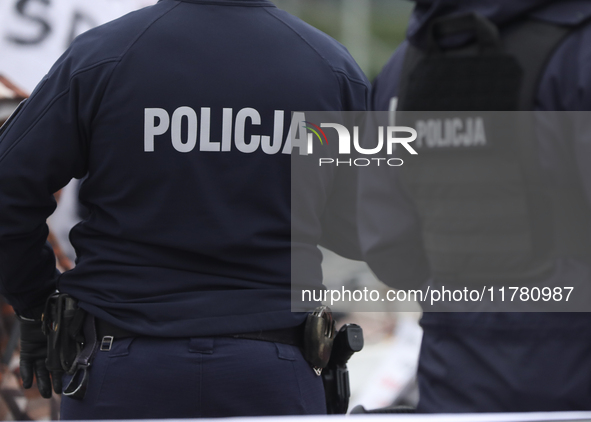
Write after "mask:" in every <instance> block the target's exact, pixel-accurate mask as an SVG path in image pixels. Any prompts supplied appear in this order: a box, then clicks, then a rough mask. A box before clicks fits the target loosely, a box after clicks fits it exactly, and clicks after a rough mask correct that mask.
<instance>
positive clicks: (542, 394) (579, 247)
mask: <svg viewBox="0 0 591 422" xmlns="http://www.w3.org/2000/svg"><path fill="white" fill-rule="evenodd" d="M590 17H591V5H589V4H588V3H587V2H576V1H560V2H559V1H539V0H529V1H494V2H493V1H481V2H477V3H474V2H468V1H455V2H450V1H445V0H433V1H420V2H417V4H416V7H415V10H414V12H413V15H412V18H411V21H410V26H409V30H408V39H407V40H406V42H404V43H403V44H402V46H401V47H400V48H399V49H398V50H397V51H396V52H395V53H394V55H393V57H392V58H391V60H390V61H389V62H388V64H387V65H386V66H385V68H384V69H383V71H382V73H381V74H380V76H379V77H378V78H377V80H376V81H375V84H374V92H373V109H374V110H380V111H387V110H390V111H392V112H393V111H394V110H397V109H398V110H401V109H402V110H415V111H416V110H436V111H440V110H444V111H445V110H448V111H454V110H541V111H551V110H590V109H591V88H590V86H591V80H590V75H589V72H587V71H586V70H585V69H588V68H589V65H591V62H590V60H591V55H590V54H589V52H590V50H589V47H588V46H589V45H590V44H589V41H590V40H591V25H589V24H588V23H587V22H588V19H589V18H590ZM454 25H455V28H454ZM479 31H480V32H479ZM536 31H537V32H536ZM499 33H500V34H499ZM532 33H534V34H535V35H534V36H532ZM495 40H497V41H495ZM498 40H501V42H500V43H499V42H498ZM491 46H492V48H493V49H492V50H491V49H489V48H490V47H491ZM496 48H500V49H499V50H496ZM486 49H489V50H486ZM532 51H536V52H540V51H541V53H540V54H538V56H536V55H535V54H533V53H532ZM505 53H507V54H510V57H508V56H504V55H503V54H505ZM486 54H488V55H486ZM454 55H455V56H454ZM450 58H451V59H452V60H449V59H450ZM454 58H459V59H460V60H463V61H462V62H461V64H462V66H461V67H462V68H461V69H460V68H459V67H457V64H458V63H460V62H459V61H458V60H455V61H454V60H453V59H454ZM493 59H494V60H493ZM500 59H502V60H504V61H503V62H502V63H501V65H503V66H505V67H504V68H503V69H504V71H503V72H501V71H497V70H499V68H498V67H497V68H495V70H493V71H491V67H492V66H497V65H498V64H499V63H500V62H498V61H495V60H500ZM446 60H447V61H446ZM487 60H491V61H490V62H487ZM509 62H510V63H509ZM482 63H487V65H486V66H480V64H482ZM508 63H509V64H508ZM516 64H517V65H516ZM453 66H456V67H455V70H454V71H453V72H450V71H449V69H452V68H453ZM467 66H472V67H469V68H468V67H467ZM478 66H480V67H478ZM466 69H470V70H466ZM514 69H517V73H515V74H512V72H513V70H514ZM508 75H509V76H508ZM428 76H431V77H432V78H428ZM514 76H515V77H514ZM503 77H504V78H506V79H505V80H501V78H503ZM444 78H448V79H445V80H444ZM500 80H501V82H500V83H499V81H500ZM474 81H475V82H478V83H472V82H474ZM470 83H472V85H471V87H472V91H468V92H466V89H465V88H466V86H469V84H470ZM512 84H515V85H512ZM491 87H492V90H491ZM528 87H530V88H528ZM454 89H457V90H460V89H462V90H463V91H461V92H462V94H458V93H457V92H454ZM528 89H530V91H531V92H528ZM421 90H422V91H421ZM487 90H488V91H487ZM508 91H512V92H514V93H516V94H517V95H513V96H512V95H511V92H508ZM419 92H422V93H423V94H424V95H423V96H421V95H417V93H419ZM482 92H485V94H482ZM499 93H501V94H500V95H499ZM464 94H465V95H464ZM479 94H481V96H480V97H478V95H479ZM505 100H507V101H508V102H503V101H505ZM469 101H470V102H469ZM495 101H496V102H495ZM491 102H492V104H491ZM396 116H397V117H396V119H397V120H396V122H397V123H398V114H397V115H396ZM537 135H538V141H537V142H538V144H537V145H538V146H537V147H536V149H534V151H535V153H530V154H529V157H530V159H531V158H533V159H532V160H531V161H532V162H534V164H533V166H534V167H535V168H536V169H540V174H541V180H543V181H544V184H545V188H547V189H548V190H549V191H550V190H559V189H562V188H565V187H566V188H569V189H570V188H571V187H576V190H577V192H578V193H576V194H574V195H575V196H577V195H578V198H575V199H573V203H574V202H576V201H578V202H577V204H576V205H573V206H572V207H564V206H563V205H560V204H558V203H556V204H555V210H556V213H555V216H554V217H555V218H556V219H561V218H562V217H563V216H564V215H567V213H568V212H569V211H568V210H565V211H564V212H563V211H562V209H564V208H568V209H570V210H571V211H572V210H574V211H576V212H579V214H580V219H575V220H571V222H572V221H574V222H575V224H571V226H572V227H570V228H569V227H568V226H569V224H568V221H567V220H568V219H566V218H562V219H563V220H565V221H566V224H564V225H563V226H562V227H561V228H560V229H556V228H554V227H552V224H554V223H552V220H543V219H542V220H537V221H534V219H533V218H531V216H530V217H529V218H530V219H529V220H527V221H529V222H530V223H531V225H532V226H533V225H534V224H538V223H539V221H542V222H545V223H544V224H545V227H542V228H541V230H540V232H541V233H546V234H547V233H551V232H552V231H554V230H555V231H554V234H555V235H556V237H555V239H559V240H560V242H562V243H563V244H562V245H561V247H564V245H565V244H568V243H569V242H570V241H571V240H572V239H573V236H570V237H569V236H568V235H564V234H563V233H562V230H565V231H568V230H570V231H571V233H570V234H571V235H572V234H573V233H572V232H573V231H578V234H576V233H575V236H574V237H577V236H578V238H579V240H580V243H570V244H568V245H567V246H568V247H564V248H563V249H562V250H561V253H559V254H554V255H553V254H550V255H548V256H546V260H545V261H544V262H545V263H549V264H551V266H550V267H549V268H551V270H550V271H547V272H539V273H537V275H535V276H533V277H529V278H528V277H525V276H520V277H515V278H513V282H521V283H524V282H529V283H538V284H541V285H548V286H559V285H560V286H578V287H575V291H577V289H578V288H579V287H581V288H583V287H584V286H585V285H587V286H588V285H589V283H591V277H590V274H591V271H590V270H591V266H590V263H589V259H588V258H589V255H588V252H585V251H588V242H589V237H590V236H591V234H590V231H589V226H588V218H589V215H591V214H589V200H591V173H589V166H587V165H586V161H587V158H588V157H590V156H591V155H590V152H591V150H590V149H589V148H590V144H589V142H587V141H585V136H582V134H581V133H580V132H579V133H578V134H577V135H578V136H575V137H574V138H569V137H568V136H566V135H565V134H564V133H559V134H555V133H552V134H549V133H546V134H545V136H540V133H539V132H538V134H537ZM471 151H472V152H467V151H464V152H460V153H459V154H464V159H463V161H462V160H460V159H459V157H460V156H459V155H457V154H458V151H454V150H453V148H452V146H450V147H449V150H448V151H447V152H446V153H445V154H447V155H446V156H445V157H444V153H443V152H442V154H440V155H439V156H438V158H436V153H435V152H433V153H432V154H431V155H429V154H428V153H423V154H421V150H419V155H418V158H417V159H416V161H415V162H416V163H417V166H420V164H419V163H420V160H421V159H423V160H429V163H431V164H433V165H434V166H435V167H432V169H431V170H432V175H429V170H425V169H423V170H425V171H424V172H423V173H421V174H422V175H423V176H425V177H426V178H425V179H421V180H418V179H415V180H414V184H413V182H411V181H409V180H408V179H405V173H404V172H405V171H406V170H409V171H411V172H412V171H416V169H417V167H409V168H408V169H404V166H403V167H402V171H401V174H400V176H395V177H392V173H390V176H389V177H382V178H377V179H376V178H373V179H371V183H369V184H368V183H362V185H363V186H364V198H365V199H366V200H367V201H371V198H372V197H373V198H375V197H381V198H382V199H383V198H385V197H388V198H389V200H390V204H389V207H390V208H389V210H390V212H389V213H388V216H389V220H390V221H394V222H395V224H389V225H386V224H383V225H376V224H373V225H372V224H365V223H364V227H365V228H366V229H367V230H369V232H366V233H365V235H364V240H363V243H364V249H365V252H366V257H367V260H368V263H369V264H370V266H371V267H372V268H373V270H374V271H375V272H376V274H377V275H378V276H379V278H380V279H381V280H382V281H385V282H386V283H388V284H390V285H392V286H394V287H398V288H409V287H416V286H417V285H420V284H422V285H423V286H429V287H431V288H441V286H442V285H443V284H445V283H453V282H454V281H455V282H458V281H460V280H463V281H466V279H467V277H466V274H465V273H463V272H462V271H461V270H459V271H456V272H455V275H453V276H451V277H450V276H449V273H448V277H447V278H445V277H444V275H445V271H444V270H445V269H446V268H447V269H449V268H451V269H452V271H453V270H456V269H457V268H458V267H457V266H454V265H457V263H458V262H460V263H462V264H466V263H468V264H467V265H468V266H469V265H471V264H473V263H475V262H479V264H475V265H480V266H486V265H487V264H490V263H491V262H493V261H492V260H493V259H494V258H495V256H493V253H492V251H495V253H496V252H500V253H503V250H502V249H503V247H506V246H507V243H503V244H499V245H498V247H499V248H500V250H499V251H497V250H495V248H496V247H497V246H495V243H494V242H493V241H490V242H487V243H486V244H483V242H482V240H487V237H486V235H484V234H482V233H480V232H479V231H478V229H477V228H474V227H488V228H490V225H487V224H488V221H485V220H483V219H486V218H487V217H483V216H484V215H489V216H490V215H491V213H492V212H493V211H491V209H488V210H486V209H483V205H482V204H483V203H485V201H486V198H485V197H484V196H483V195H481V196H480V202H478V201H474V202H473V203H471V204H469V205H470V207H472V208H470V209H471V211H469V210H467V209H464V208H462V206H461V205H459V204H462V203H463V204H467V202H466V201H464V202H462V201H461V200H460V201H456V202H453V201H452V199H453V198H452V197H450V195H451V194H450V192H451V191H452V190H453V189H455V188H456V187H457V186H458V185H455V186H454V187H453V188H450V189H449V190H447V191H445V193H442V194H441V196H439V197H438V198H433V197H431V196H429V195H430V193H429V192H434V191H435V190H436V189H440V187H441V186H442V185H441V183H444V182H441V180H442V179H444V178H445V177H448V175H449V171H448V172H447V173H446V172H445V171H443V170H441V168H440V167H436V166H439V165H440V163H447V164H449V163H450V162H452V161H449V160H457V161H453V162H454V163H459V165H460V166H462V165H464V164H463V163H466V160H472V159H473V158H474V159H480V158H479V156H478V152H475V151H476V150H474V149H472V150H471ZM530 152H531V151H530ZM470 154H471V155H470ZM538 154H539V155H538ZM421 155H422V157H421ZM441 160H443V161H441ZM445 160H448V161H445ZM407 161H408V162H410V159H409V160H407ZM405 164H406V163H405ZM474 167H476V166H474ZM453 168H454V169H457V167H455V165H454V167H453ZM413 169H414V170H413ZM434 169H438V170H441V171H440V172H439V173H437V172H436V171H435V170H434ZM448 170H449V166H448ZM473 171H474V172H477V174H479V175H482V174H484V173H483V171H481V169H480V168H475V169H474V170H473ZM436 173H437V178H438V179H439V181H438V180H436V178H435V174H436ZM415 174H416V173H415ZM474 174H476V173H474ZM496 174H497V176H500V175H503V176H506V173H501V172H500V171H498V170H497V173H496ZM382 176H384V174H382ZM361 177H362V178H364V176H363V175H362V176H361ZM445 180H451V179H445ZM473 180H474V178H470V177H468V178H467V179H464V180H463V181H462V183H463V185H462V187H461V188H460V189H465V187H466V186H468V185H469V184H470V183H473ZM421 183H425V184H424V185H421ZM426 183H431V185H429V186H428V185H427V184H426ZM515 186H516V184H514V185H513V187H515ZM473 187H474V188H476V190H473V192H475V191H476V192H480V193H482V192H487V190H486V189H488V188H489V187H487V186H485V185H476V184H474V185H473ZM556 187H559V189H555V188H556ZM421 188H424V190H423V191H422V194H423V195H427V196H423V197H422V198H421V199H419V198H418V196H417V195H418V194H417V192H418V189H421ZM429 189H431V190H429ZM438 192H440V193H441V192H444V191H443V190H438ZM465 192H466V190H462V193H465ZM526 193H531V191H529V192H526ZM472 195H474V194H472ZM466 198H469V197H468V196H464V200H465V199H466ZM455 199H458V198H455ZM489 199H490V198H489ZM570 199H572V198H569V201H570ZM427 201H429V202H427ZM426 203H428V204H430V208H429V209H427V208H426V207H427V205H425V204H426ZM454 203H455V205H453V204H454ZM450 204H452V205H450ZM453 206H455V208H451V207H453ZM445 207H447V208H445ZM363 209H364V212H365V213H366V215H365V217H366V218H365V220H362V221H365V222H366V223H367V222H368V221H372V219H375V218H379V215H377V214H376V213H378V212H381V213H383V210H384V209H386V207H377V206H376V207H372V206H366V207H364V208H363ZM446 209H447V211H445V210H446ZM507 209H508V208H504V211H507ZM541 209H544V208H543V207H540V208H538V209H535V210H536V211H538V210H541ZM475 210H481V211H479V212H475ZM452 211H453V213H454V215H455V216H456V217H458V216H460V218H456V219H455V223H453V224H452V222H451V221H452V220H451V219H452V217H453V216H450V213H451V212H452ZM502 211H503V210H502ZM437 212H439V217H440V218H443V220H445V219H446V218H447V219H448V220H446V221H447V223H449V224H445V222H444V223H442V222H441V221H442V220H439V221H437V218H436V213H437ZM470 212H471V213H472V215H469V213H470ZM485 212H488V214H485ZM446 216H449V217H446ZM538 216H539V215H538ZM489 219H490V217H489ZM466 221H469V222H471V223H476V224H480V226H478V225H476V226H473V227H472V229H471V231H463V232H460V231H458V230H467V225H466V224H465V222H466ZM554 221H556V220H554ZM565 221H563V222H565ZM442 224H444V225H445V227H443V226H442ZM376 226H379V230H380V233H377V232H376V230H375V229H373V232H374V233H373V236H372V233H371V231H372V227H376ZM454 230H456V231H454ZM510 231H511V229H510V228H509V227H507V226H505V225H499V226H498V227H497V229H496V232H495V231H493V232H492V233H493V234H494V235H501V236H502V235H504V233H508V232H510ZM515 232H516V230H515V229H514V232H513V233H515ZM362 233H363V231H362ZM489 233H490V232H489ZM466 234H468V235H472V240H475V236H474V235H480V238H479V240H478V241H476V240H475V242H476V243H472V244H471V247H466V244H465V243H461V241H460V240H458V239H460V238H461V237H462V236H465V235H466ZM534 234H535V233H534ZM489 236H490V234H489ZM452 238H453V239H452ZM434 239H440V240H442V239H444V240H445V242H446V243H445V244H446V245H447V246H446V248H443V249H442V246H439V249H438V248H437V246H434V245H436V242H435V240H434ZM497 239H499V238H498V237H497ZM569 239H571V240H569ZM489 240H490V239H489ZM441 244H442V243H441V242H440V243H439V245H441ZM554 246H556V245H554ZM450 247H453V248H450ZM486 250H488V251H489V254H488V255H486V254H485V253H483V254H482V255H480V256H476V254H478V253H480V252H482V251H486ZM388 251H389V252H388ZM565 251H568V252H565ZM513 256H515V255H513ZM475 257H476V258H482V257H484V258H485V259H479V260H478V261H476V260H471V259H472V258H475ZM507 257H508V255H505V258H507ZM455 258H457V260H456V261H455V263H454V261H453V259H455ZM506 263H507V260H506V259H505V260H501V261H499V265H500V266H502V265H506ZM475 268H476V269H477V270H478V269H479V268H481V267H472V268H471V269H473V270H474V269H475ZM493 270H494V269H489V270H488V271H493ZM532 274H533V273H532ZM472 275H473V276H474V277H477V276H478V277H486V276H488V275H490V274H487V273H486V271H484V270H482V269H480V270H478V271H473V273H472ZM495 276H499V274H495ZM489 281H490V278H489ZM498 281H502V280H501V279H499V280H497V282H498ZM468 282H469V280H468ZM472 282H477V281H476V280H475V279H472ZM481 285H483V284H481ZM518 285H519V284H518ZM520 285H523V284H520ZM534 285H535V284H534ZM447 286H448V287H449V284H447ZM489 286H491V284H489ZM455 309H456V310H458V309H459V310H462V308H455ZM452 310H453V309H452ZM463 310H466V308H463ZM487 310H488V311H491V310H492V311H494V310H495V308H494V307H493V308H489V309H487ZM421 325H422V327H423V330H424V335H423V342H422V347H421V352H420V360H419V369H418V381H419V390H420V401H419V405H418V410H419V411H422V412H480V411H485V412H496V411H505V412H510V411H553V410H576V409H587V410H588V409H591V391H590V390H589V385H590V384H589V380H590V379H591V359H590V358H589V356H591V342H590V341H589V338H588V336H587V335H586V334H584V333H588V332H589V329H590V328H591V318H590V317H589V314H587V313H579V314H571V313H519V312H514V313H501V312H486V313H479V312H475V313H465V312H449V313H428V312H426V313H424V315H423V317H422V320H421Z"/></svg>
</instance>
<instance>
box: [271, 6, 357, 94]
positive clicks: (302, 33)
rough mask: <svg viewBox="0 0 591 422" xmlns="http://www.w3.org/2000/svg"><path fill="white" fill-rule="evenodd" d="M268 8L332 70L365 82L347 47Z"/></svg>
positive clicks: (293, 17) (306, 25) (300, 21)
mask: <svg viewBox="0 0 591 422" xmlns="http://www.w3.org/2000/svg"><path fill="white" fill-rule="evenodd" d="M268 10H269V12H270V13H271V14H272V15H273V16H274V17H275V18H276V19H277V20H278V21H280V22H281V23H282V24H283V25H285V27H286V29H288V30H289V31H291V32H293V34H294V35H295V36H297V38H299V40H300V42H301V44H302V45H306V46H307V48H310V49H312V50H314V51H315V52H316V53H317V55H318V57H319V58H320V59H321V60H324V62H325V63H326V65H327V66H329V67H330V68H331V69H332V70H333V71H335V72H339V73H341V74H343V75H345V76H347V77H348V78H349V79H351V80H353V81H357V82H360V83H363V84H366V83H367V79H366V77H365V75H364V74H363V72H362V71H361V69H360V68H359V66H358V65H357V63H356V62H355V60H354V59H353V57H352V56H351V54H350V53H349V51H348V50H347V48H346V47H345V46H343V45H342V44H341V43H339V42H338V41H336V40H335V39H334V38H332V37H330V36H329V35H327V34H325V33H324V32H322V31H320V30H318V29H316V28H314V27H313V26H311V25H309V24H307V23H306V22H304V21H302V20H301V19H299V18H297V17H295V16H293V15H290V14H289V13H287V12H284V11H283V10H280V9H268Z"/></svg>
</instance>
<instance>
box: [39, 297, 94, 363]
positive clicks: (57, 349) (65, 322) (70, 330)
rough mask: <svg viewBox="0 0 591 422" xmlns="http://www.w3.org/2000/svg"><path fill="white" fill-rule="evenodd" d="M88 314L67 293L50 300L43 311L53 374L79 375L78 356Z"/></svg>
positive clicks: (47, 361)
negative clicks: (77, 372)
mask: <svg viewBox="0 0 591 422" xmlns="http://www.w3.org/2000/svg"><path fill="white" fill-rule="evenodd" d="M85 316H86V312H85V311H84V310H83V309H81V308H79V307H78V301H77V300H76V299H74V298H73V297H71V296H69V295H67V294H65V293H56V294H54V295H52V296H50V297H49V298H48V299H47V302H46V304H45V311H44V312H43V317H42V318H43V332H44V333H45V335H46V336H47V360H46V366H47V369H48V370H49V371H51V372H60V371H63V372H66V373H68V374H73V373H74V372H76V369H77V368H76V366H77V364H76V356H77V355H78V354H79V353H80V351H81V350H82V344H83V343H84V336H83V335H82V326H83V323H84V318H85Z"/></svg>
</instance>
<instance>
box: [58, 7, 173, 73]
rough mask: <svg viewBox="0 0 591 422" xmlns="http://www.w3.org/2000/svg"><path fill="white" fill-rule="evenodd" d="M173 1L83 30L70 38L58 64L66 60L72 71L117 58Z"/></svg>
mask: <svg viewBox="0 0 591 422" xmlns="http://www.w3.org/2000/svg"><path fill="white" fill-rule="evenodd" d="M175 4H176V2H161V3H158V4H156V5H154V6H149V7H145V8H143V9H140V10H136V11H134V12H131V13H128V14H126V15H124V16H122V17H120V18H118V19H115V20H112V21H110V22H107V23H106V24H103V25H100V26H97V27H95V28H93V29H90V30H88V31H86V32H84V33H83V34H81V35H79V36H78V37H76V39H74V41H73V42H72V44H71V45H70V47H69V48H68V50H67V51H66V53H65V54H64V55H63V56H62V58H61V59H60V61H58V63H60V62H67V63H68V67H69V68H70V69H71V71H72V72H75V71H77V70H83V69H85V68H89V67H93V66H96V65H100V64H103V63H109V62H117V61H119V60H121V59H122V57H123V56H124V55H125V54H126V53H127V52H128V50H129V49H130V48H131V47H132V45H133V44H134V43H135V42H136V41H137V40H138V39H139V38H140V37H141V36H142V34H143V33H144V32H145V31H146V30H148V29H149V28H150V26H152V25H153V24H154V23H155V22H156V21H158V19H159V18H161V17H162V16H163V15H165V14H166V13H167V12H169V11H170V10H171V9H172V8H174V5H175Z"/></svg>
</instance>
